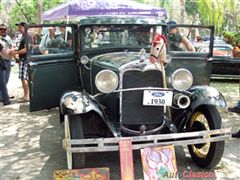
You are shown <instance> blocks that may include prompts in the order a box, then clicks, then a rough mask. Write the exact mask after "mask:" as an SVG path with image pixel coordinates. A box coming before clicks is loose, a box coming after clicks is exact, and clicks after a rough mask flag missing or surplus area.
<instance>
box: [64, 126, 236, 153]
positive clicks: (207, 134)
mask: <svg viewBox="0 0 240 180" xmlns="http://www.w3.org/2000/svg"><path fill="white" fill-rule="evenodd" d="M231 137H232V135H231V130H230V129H217V130H209V131H198V132H186V133H174V134H160V135H147V136H132V137H117V138H96V139H64V140H63V148H64V149H65V150H66V151H67V152H71V153H80V152H105V151H118V150H119V146H118V143H119V141H120V140H122V139H130V140H131V141H132V148H133V150H136V149H142V148H147V147H156V146H163V145H174V146H185V145H190V144H201V143H207V142H215V141H224V140H227V139H231ZM72 145H80V146H81V145H82V146H83V147H71V146H72Z"/></svg>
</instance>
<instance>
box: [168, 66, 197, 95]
mask: <svg viewBox="0 0 240 180" xmlns="http://www.w3.org/2000/svg"><path fill="white" fill-rule="evenodd" d="M192 83H193V77H192V74H191V72H190V71H188V70H187V69H177V70H176V71H174V73H173V75H172V86H173V88H174V89H176V90H178V91H186V90H187V89H189V88H190V87H191V86H192Z"/></svg>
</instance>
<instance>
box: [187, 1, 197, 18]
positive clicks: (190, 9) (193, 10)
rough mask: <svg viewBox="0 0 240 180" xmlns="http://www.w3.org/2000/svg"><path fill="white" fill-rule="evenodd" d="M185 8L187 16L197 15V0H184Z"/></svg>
mask: <svg viewBox="0 0 240 180" xmlns="http://www.w3.org/2000/svg"><path fill="white" fill-rule="evenodd" d="M185 10H186V13H187V15H188V16H197V15H198V14H199V11H198V2H197V1H196V0H185Z"/></svg>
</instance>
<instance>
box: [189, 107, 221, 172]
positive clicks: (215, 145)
mask: <svg viewBox="0 0 240 180" xmlns="http://www.w3.org/2000/svg"><path fill="white" fill-rule="evenodd" d="M196 112H200V113H202V114H203V115H204V116H205V118H206V119H207V121H208V125H209V128H210V130H214V129H221V127H222V120H221V116H220V114H219V112H218V110H217V109H216V108H215V107H214V106H201V107H199V108H197V109H196V110H195V111H194V112H193V114H192V116H193V115H194V114H195V113H196ZM192 116H191V118H192ZM191 118H190V120H191ZM189 123H190V121H189ZM187 127H189V124H188V125H187ZM224 145H225V142H224V141H217V142H211V143H210V148H209V151H208V154H207V156H206V158H200V157H198V156H197V155H196V154H195V153H194V152H193V148H192V145H189V146H188V150H189V152H190V154H191V157H192V159H193V161H194V162H195V163H196V164H197V165H198V166H200V167H201V168H206V169H212V168H214V167H215V166H216V165H217V164H218V163H219V162H220V160H221V158H222V156H223V152H224Z"/></svg>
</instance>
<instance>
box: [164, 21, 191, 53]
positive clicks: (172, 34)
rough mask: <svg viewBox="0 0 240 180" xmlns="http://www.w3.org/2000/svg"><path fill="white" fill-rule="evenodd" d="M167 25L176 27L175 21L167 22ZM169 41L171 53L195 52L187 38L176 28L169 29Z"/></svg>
mask: <svg viewBox="0 0 240 180" xmlns="http://www.w3.org/2000/svg"><path fill="white" fill-rule="evenodd" d="M167 24H168V25H176V24H177V23H176V22H175V21H169V22H168V23H167ZM169 40H170V50H172V51H185V48H186V50H187V51H196V50H195V48H194V47H193V45H192V43H191V42H190V41H189V40H188V39H187V37H185V36H182V35H181V34H180V32H179V29H178V27H174V26H170V27H169Z"/></svg>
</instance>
